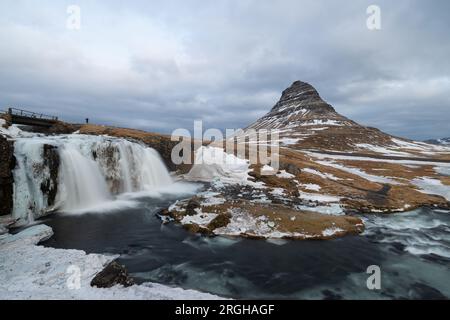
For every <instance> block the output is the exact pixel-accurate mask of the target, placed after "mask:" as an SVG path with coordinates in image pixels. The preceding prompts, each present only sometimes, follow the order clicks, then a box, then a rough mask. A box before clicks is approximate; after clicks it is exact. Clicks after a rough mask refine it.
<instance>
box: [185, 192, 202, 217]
mask: <svg viewBox="0 0 450 320" xmlns="http://www.w3.org/2000/svg"><path fill="white" fill-rule="evenodd" d="M199 207H200V202H199V201H198V200H197V199H196V198H195V197H194V198H192V199H191V200H189V202H188V204H187V206H186V214H187V215H188V216H194V215H196V214H197V212H196V211H195V209H197V208H199Z"/></svg>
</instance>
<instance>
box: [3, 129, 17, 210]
mask: <svg viewBox="0 0 450 320" xmlns="http://www.w3.org/2000/svg"><path fill="white" fill-rule="evenodd" d="M15 160H16V159H15V157H14V144H13V142H12V141H9V140H7V139H6V138H5V137H4V136H2V135H0V215H9V214H11V213H12V209H13V185H14V178H13V174H12V170H13V169H14V167H15V166H16V161H15Z"/></svg>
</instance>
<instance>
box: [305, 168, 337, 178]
mask: <svg viewBox="0 0 450 320" xmlns="http://www.w3.org/2000/svg"><path fill="white" fill-rule="evenodd" d="M302 171H303V172H307V173H310V174H315V175H316V176H319V177H321V178H323V179H330V180H335V181H337V180H341V179H340V178H338V177H335V176H334V175H332V174H331V173H326V172H320V171H317V170H314V169H311V168H304V169H302Z"/></svg>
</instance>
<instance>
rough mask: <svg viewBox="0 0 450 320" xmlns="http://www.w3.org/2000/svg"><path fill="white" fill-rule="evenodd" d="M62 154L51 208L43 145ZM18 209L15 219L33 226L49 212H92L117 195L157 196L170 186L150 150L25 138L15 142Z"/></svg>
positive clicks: (71, 138)
mask: <svg viewBox="0 0 450 320" xmlns="http://www.w3.org/2000/svg"><path fill="white" fill-rule="evenodd" d="M45 145H51V146H54V147H56V148H57V149H56V150H57V152H58V155H59V170H58V174H57V179H58V182H57V190H58V192H57V194H56V199H55V203H54V205H53V206H49V203H48V199H47V194H46V193H45V192H44V190H43V185H46V186H48V185H51V184H52V183H53V182H52V180H51V179H50V169H49V168H48V166H47V165H46V161H45V159H44V152H43V150H44V146H45ZM14 150H15V151H14V154H15V156H16V159H17V166H16V169H15V170H14V210H13V215H14V217H15V218H16V219H21V220H22V221H28V222H30V219H29V217H39V216H41V215H43V214H45V212H46V211H47V210H49V209H57V210H61V211H78V210H84V209H87V210H89V209H90V208H93V207H96V206H97V205H99V204H102V203H105V202H108V201H110V200H113V199H114V195H117V194H121V193H128V192H138V191H157V190H158V188H160V187H164V186H168V185H170V184H172V178H171V177H170V175H169V172H168V171H167V169H166V167H165V165H164V163H163V162H162V160H161V158H160V156H159V154H158V152H157V151H155V150H154V149H152V148H148V147H146V146H144V145H141V144H139V143H134V142H130V141H128V140H125V139H121V138H111V137H104V136H88V135H78V134H72V135H64V136H53V137H42V136H35V137H27V138H18V139H17V140H16V141H15V149H14Z"/></svg>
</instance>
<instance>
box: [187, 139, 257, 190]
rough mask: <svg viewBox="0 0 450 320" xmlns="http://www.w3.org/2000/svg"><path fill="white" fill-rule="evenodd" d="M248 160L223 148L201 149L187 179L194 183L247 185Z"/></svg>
mask: <svg viewBox="0 0 450 320" xmlns="http://www.w3.org/2000/svg"><path fill="white" fill-rule="evenodd" d="M249 171H250V169H249V162H248V160H245V159H241V158H238V157H236V156H235V155H233V154H228V153H226V152H225V151H224V150H223V149H222V148H217V147H200V148H199V149H198V150H197V152H196V156H195V161H194V165H193V166H192V169H191V170H190V171H189V173H188V174H186V175H185V178H186V179H188V180H192V181H205V182H213V183H214V182H220V183H223V184H234V183H237V184H246V183H247V178H248V177H249V175H248V172H249Z"/></svg>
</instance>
